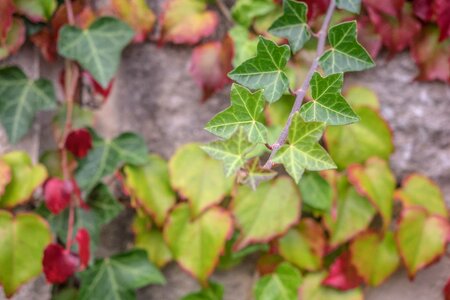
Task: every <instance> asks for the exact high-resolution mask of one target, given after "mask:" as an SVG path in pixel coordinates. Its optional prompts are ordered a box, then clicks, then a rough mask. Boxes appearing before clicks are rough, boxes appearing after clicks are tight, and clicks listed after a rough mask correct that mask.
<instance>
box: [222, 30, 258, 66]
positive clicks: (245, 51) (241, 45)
mask: <svg viewBox="0 0 450 300" xmlns="http://www.w3.org/2000/svg"><path fill="white" fill-rule="evenodd" d="M228 34H229V35H230V37H231V39H232V40H233V46H234V57H233V67H236V66H238V65H240V64H242V63H243V62H244V61H246V60H247V59H249V58H251V57H253V56H255V55H256V48H257V45H258V40H257V39H256V38H253V37H252V36H251V34H250V32H249V31H248V30H247V28H245V27H243V26H240V25H235V26H233V27H232V28H231V29H230V30H228Z"/></svg>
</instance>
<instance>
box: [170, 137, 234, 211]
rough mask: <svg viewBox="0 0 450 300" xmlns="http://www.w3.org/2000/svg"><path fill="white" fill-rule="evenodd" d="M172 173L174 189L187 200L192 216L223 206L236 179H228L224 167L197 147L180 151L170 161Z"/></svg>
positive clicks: (186, 146)
mask: <svg viewBox="0 0 450 300" xmlns="http://www.w3.org/2000/svg"><path fill="white" fill-rule="evenodd" d="M192 166H195V168H193V167H192ZM169 173H170V181H171V184H172V187H173V188H174V189H175V190H177V191H178V192H179V193H180V194H181V195H182V196H183V197H185V198H187V200H188V202H189V204H190V207H191V210H192V215H193V216H197V215H199V214H200V213H201V212H202V211H204V210H205V209H207V208H208V207H210V206H212V205H215V204H218V203H220V202H221V201H222V199H223V198H224V197H225V195H226V194H227V193H228V192H229V190H230V188H231V185H232V184H233V177H230V178H226V177H225V174H224V172H223V165H222V163H220V162H219V161H217V160H215V159H213V158H211V157H209V156H208V154H206V153H205V152H204V151H203V150H202V149H201V148H200V147H199V146H198V145H197V144H189V145H185V146H183V147H181V148H179V149H178V151H177V152H176V153H175V155H174V156H172V158H171V159H170V161H169Z"/></svg>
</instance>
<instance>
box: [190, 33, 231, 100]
mask: <svg viewBox="0 0 450 300" xmlns="http://www.w3.org/2000/svg"><path fill="white" fill-rule="evenodd" d="M232 59H233V43H232V41H231V39H230V38H229V37H228V36H227V37H226V38H225V39H224V40H223V42H222V43H221V42H209V43H206V44H203V45H200V46H198V47H196V48H195V49H194V51H193V52H192V58H191V66H190V72H191V75H192V77H193V78H194V79H195V81H196V82H197V85H198V86H199V87H201V88H202V89H203V96H202V102H205V101H206V100H208V98H209V97H210V96H211V95H212V94H214V93H215V92H217V91H219V90H221V89H222V88H223V87H224V86H225V85H226V84H227V83H229V82H230V79H229V78H228V76H227V74H228V72H230V71H231V70H232V68H233V67H232V65H231V61H232Z"/></svg>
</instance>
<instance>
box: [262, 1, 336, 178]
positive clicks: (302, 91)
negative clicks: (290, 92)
mask: <svg viewBox="0 0 450 300" xmlns="http://www.w3.org/2000/svg"><path fill="white" fill-rule="evenodd" d="M335 7H336V0H331V2H330V5H329V6H328V10H327V14H326V15H325V19H324V21H323V24H322V27H321V28H320V31H319V33H318V34H317V35H318V39H319V42H318V45H317V52H316V57H315V58H314V60H313V62H312V64H311V67H310V68H309V71H308V74H307V75H306V78H305V81H303V84H302V86H301V87H300V88H299V89H298V90H297V91H296V92H295V94H296V95H297V96H296V98H295V102H294V105H293V106H292V110H291V113H290V114H289V117H288V119H287V122H286V125H285V126H284V128H283V131H282V132H281V134H280V136H279V137H278V140H277V141H276V142H275V144H273V145H272V153H270V156H269V159H268V160H267V162H266V163H265V164H264V167H263V168H264V169H271V168H272V167H273V158H274V157H275V155H276V154H277V152H278V150H279V149H280V148H281V146H283V145H284V143H285V142H286V139H287V136H288V133H289V128H290V127H291V123H292V119H293V118H294V115H295V113H296V112H298V111H299V110H300V107H301V106H302V103H303V99H304V98H305V95H306V91H307V90H308V87H309V84H310V82H311V78H312V76H313V75H314V72H315V71H316V70H317V67H318V66H319V59H320V57H321V56H322V54H323V52H324V50H325V42H326V38H327V30H328V26H329V25H330V21H331V17H332V16H333V12H334V9H335Z"/></svg>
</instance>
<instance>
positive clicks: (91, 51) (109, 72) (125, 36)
mask: <svg viewBox="0 0 450 300" xmlns="http://www.w3.org/2000/svg"><path fill="white" fill-rule="evenodd" d="M133 36H134V31H133V30H132V29H131V28H130V27H129V26H128V25H126V24H125V23H123V22H121V21H119V20H117V19H115V18H112V17H101V18H99V19H97V20H96V21H95V22H94V23H92V24H91V25H90V26H89V28H87V29H80V28H77V27H74V26H70V25H65V26H64V27H63V28H61V30H60V31H59V38H58V53H59V54H60V55H61V56H63V57H66V58H69V59H73V60H76V61H77V62H78V63H79V64H80V65H81V66H82V67H83V68H85V69H86V70H88V71H89V73H91V74H92V76H93V77H94V78H95V80H96V81H97V82H98V83H100V85H101V86H103V87H105V88H106V87H107V86H108V84H109V82H110V81H111V79H112V78H113V76H114V74H115V73H116V71H117V68H118V66H119V62H120V54H121V52H122V50H123V48H124V47H125V46H126V45H127V44H128V43H129V42H130V41H131V39H132V38H133Z"/></svg>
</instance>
